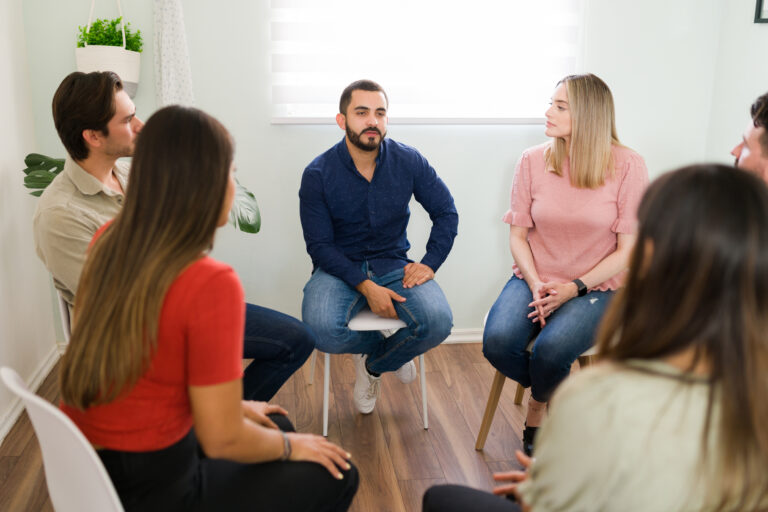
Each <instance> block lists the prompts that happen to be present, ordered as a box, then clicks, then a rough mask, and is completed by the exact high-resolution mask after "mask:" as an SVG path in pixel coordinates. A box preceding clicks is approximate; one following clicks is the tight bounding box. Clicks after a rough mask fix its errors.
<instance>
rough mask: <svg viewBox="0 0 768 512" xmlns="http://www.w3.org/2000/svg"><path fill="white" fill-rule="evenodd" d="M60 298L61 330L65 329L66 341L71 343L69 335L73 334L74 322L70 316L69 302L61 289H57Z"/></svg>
mask: <svg viewBox="0 0 768 512" xmlns="http://www.w3.org/2000/svg"><path fill="white" fill-rule="evenodd" d="M56 295H57V296H58V298H59V316H60V317H61V330H62V331H64V341H66V342H67V343H69V337H70V336H71V335H72V322H71V321H70V318H69V304H67V301H65V300H64V297H63V296H62V295H61V292H60V291H59V290H56Z"/></svg>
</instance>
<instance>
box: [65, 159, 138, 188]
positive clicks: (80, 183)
mask: <svg viewBox="0 0 768 512" xmlns="http://www.w3.org/2000/svg"><path fill="white" fill-rule="evenodd" d="M113 171H114V172H115V175H116V176H117V179H118V181H119V182H120V186H121V187H123V190H125V187H126V185H127V179H126V178H127V174H126V172H125V169H123V168H122V167H121V166H120V165H118V164H116V165H115V167H114V168H113ZM63 172H64V173H65V174H66V175H67V177H69V179H70V180H71V181H72V183H73V184H74V185H75V187H76V188H77V189H78V190H79V191H80V193H82V194H83V195H86V196H95V195H96V194H98V193H99V192H104V193H105V194H107V195H110V196H121V195H122V194H120V193H118V192H115V191H114V190H112V189H111V188H109V187H107V186H106V185H104V184H103V183H102V182H100V181H99V180H97V179H96V178H95V177H94V176H93V175H92V174H90V173H89V172H87V171H86V170H85V169H83V168H82V167H80V164H78V163H77V162H75V161H74V160H73V159H72V158H71V157H69V156H67V158H66V159H65V160H64V170H63Z"/></svg>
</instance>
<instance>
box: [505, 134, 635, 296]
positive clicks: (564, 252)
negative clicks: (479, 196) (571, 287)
mask: <svg viewBox="0 0 768 512" xmlns="http://www.w3.org/2000/svg"><path fill="white" fill-rule="evenodd" d="M548 145H549V142H547V143H545V144H541V145H539V146H535V147H532V148H529V149H527V150H525V152H523V156H522V157H521V158H520V161H519V162H518V163H517V169H516V171H515V178H514V181H513V183H512V193H511V205H510V208H509V210H508V211H507V213H506V214H504V218H503V220H504V222H506V223H507V224H510V225H512V226H521V227H525V228H529V229H528V243H529V244H530V246H531V252H532V253H533V260H534V265H535V266H536V271H537V272H538V274H539V277H540V278H541V279H542V280H543V281H560V282H566V281H571V280H573V279H576V278H577V277H579V276H582V275H584V274H586V273H587V272H588V271H590V270H591V269H592V268H593V267H594V266H595V265H597V264H598V263H599V262H600V261H602V260H603V258H605V257H606V256H608V255H609V254H611V253H612V252H614V251H615V250H616V243H617V234H618V233H626V234H631V233H634V232H635V228H636V225H637V206H638V204H639V203H640V198H641V197H642V195H643V192H644V191H645V187H646V186H647V185H648V169H647V168H646V166H645V162H644V161H643V158H642V157H641V156H640V155H638V154H637V153H635V152H634V151H632V150H631V149H629V148H625V147H621V146H613V148H612V153H613V161H614V169H615V172H614V173H613V175H612V176H611V175H610V174H609V176H608V177H607V178H606V181H605V184H604V185H603V186H602V187H599V188H596V189H588V188H576V187H574V186H572V185H571V181H570V165H569V162H568V160H566V161H565V163H564V165H563V167H564V168H563V175H562V176H558V175H556V174H555V173H554V172H551V171H549V170H547V168H546V165H545V163H544V150H545V149H546V148H547V146H548ZM513 272H514V273H515V275H516V276H517V277H519V278H521V279H522V278H523V275H522V273H521V272H520V270H519V269H518V268H517V265H514V266H513ZM625 274H626V272H625V271H624V272H620V273H619V274H616V275H615V276H613V277H612V278H611V279H608V280H607V281H605V282H603V283H600V284H599V285H597V286H595V287H594V288H591V289H592V290H600V291H605V290H615V289H617V288H618V287H620V286H621V285H622V284H623V281H624V275H625Z"/></svg>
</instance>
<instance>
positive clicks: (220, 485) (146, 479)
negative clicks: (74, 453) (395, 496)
mask: <svg viewBox="0 0 768 512" xmlns="http://www.w3.org/2000/svg"><path fill="white" fill-rule="evenodd" d="M270 417H271V418H272V420H273V421H274V422H275V423H277V424H278V426H279V427H280V429H281V430H283V431H286V432H292V431H294V429H293V425H291V423H290V421H288V419H287V418H285V416H281V415H271V416H270ZM97 453H98V454H99V457H101V461H102V462H103V463H104V466H105V467H106V469H107V472H108V473H109V476H110V478H111V479H112V482H113V484H114V485H115V489H116V490H117V494H118V495H119V496H120V501H122V503H123V507H124V508H125V510H126V512H131V511H141V512H146V511H155V510H156V511H163V512H168V511H179V512H181V511H184V512H186V511H201V512H202V511H217V512H226V511H246V510H247V511H259V510H263V511H286V512H287V511H291V512H293V511H324V512H325V511H328V512H333V511H344V510H347V509H348V508H349V505H350V503H352V498H354V496H355V492H356V491H357V485H358V476H357V468H355V467H354V466H352V469H350V470H349V471H342V472H343V474H344V479H343V480H337V479H335V478H333V477H332V476H331V474H330V473H329V472H328V470H326V469H325V468H324V467H323V466H321V465H320V464H315V463H312V462H266V463H261V464H241V463H237V462H231V461H226V460H221V459H209V458H207V457H206V456H205V455H204V454H203V453H202V450H201V449H200V445H199V444H198V442H197V437H195V433H194V429H192V430H190V431H189V433H188V434H187V435H186V436H185V437H184V438H183V439H182V440H181V441H179V442H178V443H176V444H174V445H171V446H169V447H168V448H165V449H162V450H158V451H154V452H121V451H113V450H99V451H98V452H97Z"/></svg>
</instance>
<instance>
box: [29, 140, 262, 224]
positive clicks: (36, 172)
mask: <svg viewBox="0 0 768 512" xmlns="http://www.w3.org/2000/svg"><path fill="white" fill-rule="evenodd" d="M24 164H25V165H26V166H27V168H26V169H22V172H23V173H24V186H25V187H26V188H29V189H33V190H32V192H30V195H33V196H35V197H40V194H42V193H43V191H44V190H45V189H46V187H47V186H48V185H50V184H51V182H52V181H53V178H55V177H56V176H57V175H58V174H59V173H60V172H61V171H62V170H63V169H64V159H63V158H51V157H49V156H45V155H41V154H39V153H30V154H28V155H27V157H26V158H25V159H24ZM235 183H236V184H237V186H236V190H235V200H234V202H233V204H232V209H231V210H230V211H229V223H230V224H232V225H233V226H234V227H235V228H237V229H239V230H240V231H242V232H244V233H258V232H259V230H260V229H261V213H260V212H259V203H258V202H256V196H254V195H253V193H251V191H250V190H248V189H247V188H245V187H244V186H243V185H241V184H240V182H239V181H237V180H235Z"/></svg>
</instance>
